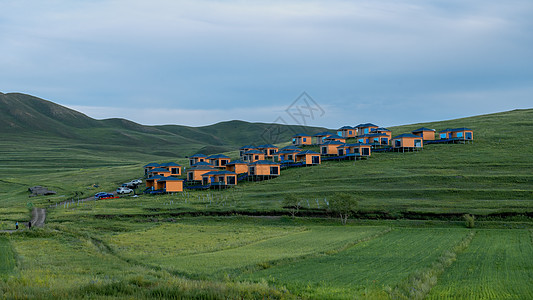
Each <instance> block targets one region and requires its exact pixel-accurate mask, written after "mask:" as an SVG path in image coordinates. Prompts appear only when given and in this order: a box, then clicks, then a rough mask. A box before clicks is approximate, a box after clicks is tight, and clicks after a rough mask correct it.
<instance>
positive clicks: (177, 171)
mask: <svg viewBox="0 0 533 300" xmlns="http://www.w3.org/2000/svg"><path fill="white" fill-rule="evenodd" d="M170 173H172V174H174V175H179V174H180V169H179V168H171V169H170Z"/></svg>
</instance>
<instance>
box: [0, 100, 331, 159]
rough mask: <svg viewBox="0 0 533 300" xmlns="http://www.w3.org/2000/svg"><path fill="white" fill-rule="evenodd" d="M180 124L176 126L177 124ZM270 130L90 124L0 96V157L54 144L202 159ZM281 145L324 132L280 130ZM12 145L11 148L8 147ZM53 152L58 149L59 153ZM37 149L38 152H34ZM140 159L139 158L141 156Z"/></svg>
mask: <svg viewBox="0 0 533 300" xmlns="http://www.w3.org/2000/svg"><path fill="white" fill-rule="evenodd" d="M177 122H179V120H177ZM271 126H272V124H265V123H248V122H243V121H229V122H223V123H218V124H214V125H210V126H203V127H187V126H179V125H165V126H144V125H140V124H137V123H134V122H131V121H128V120H124V119H107V120H95V119H92V118H90V117H88V116H86V115H84V114H82V113H79V112H77V111H74V110H71V109H68V108H66V107H63V106H60V105H57V104H55V103H53V102H50V101H46V100H43V99H39V98H37V97H33V96H29V95H25V94H18V93H10V94H2V93H0V135H1V137H2V141H3V142H2V143H1V144H0V151H2V150H5V149H9V148H8V147H16V148H15V149H17V150H18V151H21V152H25V150H26V148H25V147H17V146H18V145H28V144H31V145H32V147H34V149H32V151H31V152H27V153H24V154H25V156H30V157H31V156H33V157H35V156H38V155H39V153H40V152H41V151H35V150H39V149H38V146H39V145H43V144H44V146H45V147H44V148H43V149H42V150H43V151H46V150H47V149H46V145H48V144H53V145H55V146H59V147H63V148H64V149H63V150H64V151H67V152H68V151H69V150H71V149H75V150H88V151H94V152H93V153H94V155H106V156H111V157H116V156H117V155H113V154H114V152H121V153H137V154H150V155H154V156H161V157H162V158H166V157H185V156H187V155H191V154H194V153H196V152H198V151H201V152H205V153H206V154H211V153H219V152H225V151H230V150H232V149H234V148H235V147H239V146H242V145H244V144H250V143H255V144H264V143H267V142H269V141H268V140H266V141H265V139H264V138H263V136H262V134H263V133H264V132H265V130H268V129H269V128H270V127H271ZM276 126H281V128H283V130H282V132H281V133H280V134H279V138H280V140H289V138H290V137H291V136H292V135H293V134H294V133H295V132H301V131H304V132H310V133H315V132H319V131H323V130H324V128H316V127H301V126H284V125H276ZM9 143H11V144H9ZM59 147H58V148H59ZM36 148H37V149H36ZM140 156H141V157H142V155H140Z"/></svg>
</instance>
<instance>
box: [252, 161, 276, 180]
mask: <svg viewBox="0 0 533 300" xmlns="http://www.w3.org/2000/svg"><path fill="white" fill-rule="evenodd" d="M248 175H249V176H269V177H270V176H279V175H280V164H279V163H276V162H273V161H269V160H259V161H256V162H253V163H251V164H250V166H249V168H248Z"/></svg>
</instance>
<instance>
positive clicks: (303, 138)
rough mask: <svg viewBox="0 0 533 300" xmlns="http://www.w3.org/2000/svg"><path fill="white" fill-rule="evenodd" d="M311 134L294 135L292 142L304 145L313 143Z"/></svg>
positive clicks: (296, 144)
mask: <svg viewBox="0 0 533 300" xmlns="http://www.w3.org/2000/svg"><path fill="white" fill-rule="evenodd" d="M312 142H313V141H312V140H311V135H309V134H304V133H299V134H296V135H294V136H293V137H292V144H293V145H295V146H304V145H311V144H312Z"/></svg>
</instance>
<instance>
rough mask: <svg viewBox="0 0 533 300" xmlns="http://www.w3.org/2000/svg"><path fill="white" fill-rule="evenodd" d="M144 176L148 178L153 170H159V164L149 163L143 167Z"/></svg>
mask: <svg viewBox="0 0 533 300" xmlns="http://www.w3.org/2000/svg"><path fill="white" fill-rule="evenodd" d="M143 168H144V176H148V173H149V172H150V171H151V170H153V169H155V168H159V164H158V163H149V164H147V165H145V166H144V167H143Z"/></svg>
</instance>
